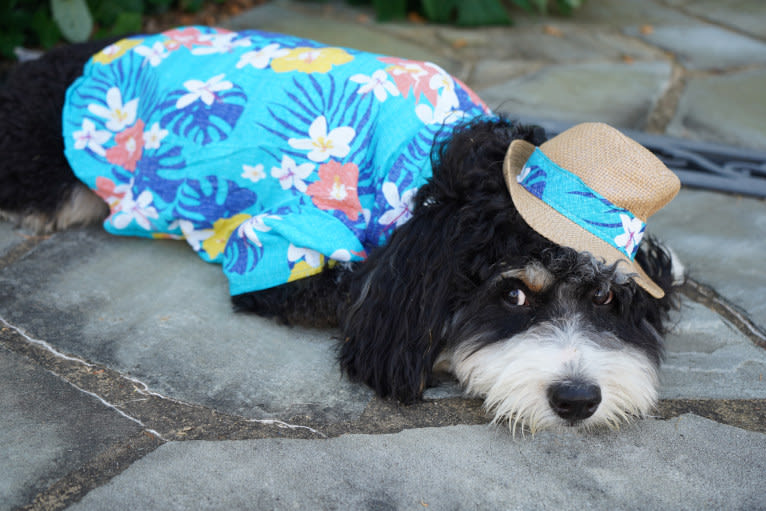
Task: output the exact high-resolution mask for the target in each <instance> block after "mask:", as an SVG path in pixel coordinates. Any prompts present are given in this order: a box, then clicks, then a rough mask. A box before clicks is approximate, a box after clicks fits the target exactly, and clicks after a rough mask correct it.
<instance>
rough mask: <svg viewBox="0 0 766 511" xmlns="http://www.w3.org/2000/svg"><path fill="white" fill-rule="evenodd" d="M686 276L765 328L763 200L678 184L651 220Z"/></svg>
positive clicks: (765, 207) (652, 228) (765, 204)
mask: <svg viewBox="0 0 766 511" xmlns="http://www.w3.org/2000/svg"><path fill="white" fill-rule="evenodd" d="M649 230H650V231H651V232H653V233H655V234H656V235H658V237H660V238H661V239H663V240H664V241H665V242H667V244H668V245H669V246H671V247H672V248H673V250H675V251H676V253H677V254H678V256H679V257H680V258H681V261H683V263H684V265H685V266H686V268H687V270H688V271H689V273H690V275H691V276H692V277H693V278H694V279H695V280H697V281H698V282H702V283H705V284H708V285H711V286H713V288H714V289H716V290H717V291H718V292H719V293H721V294H722V295H723V296H724V297H726V298H727V299H729V300H731V301H732V302H733V303H734V304H735V305H737V306H739V307H741V308H743V309H744V310H745V311H747V312H748V313H749V316H750V318H751V319H752V320H753V321H755V322H756V323H758V324H759V325H760V326H761V327H766V300H765V299H764V297H766V271H765V270H766V264H764V258H763V254H766V201H764V200H761V199H750V198H744V197H737V196H733V195H725V194H720V193H714V192H707V191H700V190H689V189H682V190H681V193H679V194H678V196H677V197H676V198H675V199H673V201H672V202H671V203H670V204H668V205H667V206H665V208H663V209H662V210H661V211H660V212H658V213H657V214H656V215H654V216H653V217H652V218H651V219H650V220H649Z"/></svg>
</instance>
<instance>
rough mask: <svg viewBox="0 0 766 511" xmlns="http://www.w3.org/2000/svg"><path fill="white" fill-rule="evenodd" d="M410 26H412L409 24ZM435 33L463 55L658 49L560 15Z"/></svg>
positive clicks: (547, 57)
mask: <svg viewBox="0 0 766 511" xmlns="http://www.w3.org/2000/svg"><path fill="white" fill-rule="evenodd" d="M410 30H413V31H414V30H416V28H411V29H410ZM436 36H437V37H438V38H439V39H440V40H443V41H444V42H446V43H447V45H448V47H450V48H454V49H455V50H456V51H457V53H458V54H459V55H461V56H462V57H464V58H471V59H473V60H475V59H476V58H481V59H516V60H527V61H533V62H535V61H541V62H558V63H562V64H563V63H567V64H572V63H575V62H581V61H597V60H616V61H619V60H620V59H635V60H651V59H657V58H660V57H662V53H661V52H659V51H657V50H654V49H652V48H650V47H649V46H647V45H646V44H643V43H641V42H639V41H636V40H635V39H633V38H629V37H625V36H624V35H622V34H620V33H619V32H616V31H614V32H613V31H611V30H592V28H591V27H589V26H587V25H585V26H583V25H581V24H579V23H576V22H572V21H569V20H562V19H550V18H549V19H548V22H547V23H546V24H545V25H533V26H521V27H486V28H483V29H482V30H480V31H476V30H469V29H459V28H448V27H442V28H439V29H438V30H437V32H436Z"/></svg>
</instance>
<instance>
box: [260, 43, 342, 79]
mask: <svg viewBox="0 0 766 511" xmlns="http://www.w3.org/2000/svg"><path fill="white" fill-rule="evenodd" d="M352 60H354V57H352V56H351V55H349V54H348V53H347V52H346V51H345V50H342V49H340V48H306V47H299V48H293V49H292V50H290V53H288V54H287V55H285V56H284V57H278V58H275V59H274V60H272V61H271V69H273V70H274V71H275V72H277V73H286V72H288V71H299V72H301V73H326V72H328V71H329V70H330V69H332V66H340V65H341V64H346V63H348V62H351V61H352Z"/></svg>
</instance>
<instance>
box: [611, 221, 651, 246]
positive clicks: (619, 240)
mask: <svg viewBox="0 0 766 511" xmlns="http://www.w3.org/2000/svg"><path fill="white" fill-rule="evenodd" d="M620 220H621V221H622V228H623V229H625V232H624V233H623V234H620V235H619V236H617V237H615V238H614V242H615V243H616V244H617V246H618V247H624V248H625V251H626V252H627V253H628V254H631V255H632V254H633V251H634V250H635V248H636V247H637V246H638V244H639V243H641V240H642V239H643V237H644V232H643V229H644V222H642V221H641V219H639V218H631V217H630V216H628V215H626V214H620Z"/></svg>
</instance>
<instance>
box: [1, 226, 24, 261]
mask: <svg viewBox="0 0 766 511" xmlns="http://www.w3.org/2000/svg"><path fill="white" fill-rule="evenodd" d="M23 241H24V237H23V236H22V235H21V231H19V230H18V229H15V228H14V227H13V224H12V223H10V222H6V221H2V220H0V257H2V256H3V255H4V254H5V253H6V252H8V251H9V250H10V249H12V248H13V247H15V246H16V245H18V244H20V243H22V242H23Z"/></svg>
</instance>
